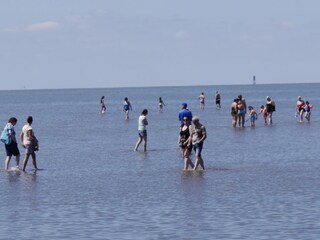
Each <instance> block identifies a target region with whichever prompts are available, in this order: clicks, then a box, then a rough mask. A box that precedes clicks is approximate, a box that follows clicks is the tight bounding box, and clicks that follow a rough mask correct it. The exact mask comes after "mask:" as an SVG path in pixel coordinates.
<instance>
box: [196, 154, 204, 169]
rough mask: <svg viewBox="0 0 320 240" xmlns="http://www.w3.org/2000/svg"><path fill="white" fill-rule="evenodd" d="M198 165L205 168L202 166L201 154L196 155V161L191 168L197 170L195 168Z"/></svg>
mask: <svg viewBox="0 0 320 240" xmlns="http://www.w3.org/2000/svg"><path fill="white" fill-rule="evenodd" d="M199 165H200V166H201V167H202V169H203V170H205V168H204V163H203V159H202V157H201V156H198V157H197V160H196V162H195V166H194V168H193V170H197V168H198V166H199Z"/></svg>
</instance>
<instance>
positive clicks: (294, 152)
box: [0, 84, 320, 240]
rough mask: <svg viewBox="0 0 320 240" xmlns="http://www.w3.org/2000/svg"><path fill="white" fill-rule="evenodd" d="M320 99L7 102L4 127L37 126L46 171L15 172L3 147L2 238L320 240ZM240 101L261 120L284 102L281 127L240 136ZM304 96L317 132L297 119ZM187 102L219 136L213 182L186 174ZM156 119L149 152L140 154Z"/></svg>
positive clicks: (141, 95) (77, 95)
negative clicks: (10, 123)
mask: <svg viewBox="0 0 320 240" xmlns="http://www.w3.org/2000/svg"><path fill="white" fill-rule="evenodd" d="M216 90H219V91H220V92H221V97H222V109H221V110H216V109H215V104H214V93H215V91H216ZM201 92H204V93H205V96H206V106H205V110H204V111H200V110H199V101H198V99H197V97H198V96H199V95H200V93H201ZM319 93H320V84H288V85H281V84H280V85H250V86H197V87H170V88H169V87H159V88H117V89H81V90H80V89H76V90H23V91H0V102H1V106H0V109H1V111H0V122H1V123H2V127H4V125H5V123H6V122H7V120H8V118H9V117H11V116H15V117H16V118H18V123H17V125H16V131H17V132H19V131H20V130H21V128H22V126H23V124H24V122H25V119H26V117H27V115H32V116H33V118H34V124H33V128H34V131H35V133H36V135H37V137H38V139H39V142H40V151H39V152H38V154H37V157H38V166H39V167H40V168H41V169H42V170H41V171H34V170H33V169H32V168H33V166H32V164H31V161H30V162H29V164H28V167H27V172H26V173H23V172H21V171H20V172H5V171H4V159H5V151H4V146H2V147H1V148H0V155H1V156H2V158H3V160H2V167H1V172H0V189H1V194H0V200H1V204H0V217H1V222H0V229H1V231H0V239H255V240H260V239H261V240H262V239H266V240H267V239H268V240H269V239H279V240H280V239H281V240H283V239H304V240H306V239H319V237H320V221H319V218H320V188H319V183H320V174H319V172H320V161H319V149H318V147H319V144H320V138H319V136H320V126H319V125H320V124H319V110H318V109H319V106H320V95H319ZM239 94H242V95H243V97H245V98H246V101H247V105H253V106H254V107H255V108H256V109H257V110H259V106H260V105H261V104H264V103H265V97H266V96H267V95H268V96H270V97H271V98H272V99H273V100H275V101H276V104H277V107H276V112H275V113H274V119H273V120H274V124H273V125H272V126H264V124H263V119H262V118H260V119H258V121H257V123H256V127H255V128H250V127H249V126H248V125H249V124H248V123H247V127H246V128H244V129H232V128H231V116H230V104H231V102H232V100H233V98H234V97H236V96H237V95H239ZM102 95H104V96H105V102H106V106H107V111H106V113H105V114H99V100H100V97H101V96H102ZM299 95H301V96H302V98H303V99H304V100H309V101H310V102H311V103H312V104H313V105H314V106H315V107H314V111H313V113H312V119H311V123H310V124H308V123H306V122H304V123H298V122H297V119H296V118H295V117H294V115H295V104H296V101H297V96H299ZM124 97H128V98H129V100H130V101H131V104H132V106H133V111H132V112H130V119H129V120H128V121H126V120H125V119H124V113H123V111H122V101H123V98H124ZM159 97H162V98H163V100H164V102H165V104H166V106H165V107H164V112H163V113H159V112H158V110H157V106H158V98H159ZM182 102H187V103H188V105H189V108H190V110H191V111H192V112H193V115H199V117H200V121H201V122H202V123H203V124H204V125H205V126H206V128H207V133H208V138H207V140H206V141H205V145H204V149H203V158H204V161H205V165H206V167H207V170H206V171H196V172H192V171H187V172H184V171H182V168H183V161H182V157H181V156H180V152H179V149H178V147H177V141H178V140H177V137H178V132H179V122H178V119H177V118H178V117H177V115H178V111H179V110H180V104H181V103H182ZM144 108H147V109H148V110H149V115H148V116H147V118H148V120H149V126H148V128H147V129H148V152H147V153H143V152H142V151H141V149H142V148H141V149H140V151H138V152H133V148H134V145H135V142H136V140H137V120H138V117H139V115H140V113H141V111H142V110H143V109H144ZM20 151H21V153H23V149H22V148H21V147H20ZM193 158H194V155H192V159H193ZM13 163H14V161H12V164H11V166H13V165H14V164H13Z"/></svg>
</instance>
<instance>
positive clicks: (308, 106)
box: [304, 101, 313, 122]
mask: <svg viewBox="0 0 320 240" xmlns="http://www.w3.org/2000/svg"><path fill="white" fill-rule="evenodd" d="M312 108H313V106H312V104H310V103H309V101H306V104H305V106H304V110H305V111H306V113H305V118H306V119H307V121H308V122H310V118H311V110H312Z"/></svg>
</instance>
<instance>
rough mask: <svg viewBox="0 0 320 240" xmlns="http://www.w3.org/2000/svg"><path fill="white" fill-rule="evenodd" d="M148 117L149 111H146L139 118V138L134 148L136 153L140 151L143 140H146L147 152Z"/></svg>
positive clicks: (145, 148)
mask: <svg viewBox="0 0 320 240" xmlns="http://www.w3.org/2000/svg"><path fill="white" fill-rule="evenodd" d="M147 115H148V110H147V109H144V110H143V111H142V113H141V115H140V117H139V120H138V134H139V138H138V141H137V143H136V146H135V148H134V151H137V150H138V147H139V145H140V143H141V142H142V140H144V151H145V152H146V151H147V128H146V126H147V125H148V120H147V118H146V116H147Z"/></svg>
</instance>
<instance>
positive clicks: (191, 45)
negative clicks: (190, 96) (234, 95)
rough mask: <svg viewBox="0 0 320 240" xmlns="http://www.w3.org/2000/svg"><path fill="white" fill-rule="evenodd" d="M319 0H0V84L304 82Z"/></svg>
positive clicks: (313, 77) (310, 75)
mask: <svg viewBox="0 0 320 240" xmlns="http://www.w3.org/2000/svg"><path fill="white" fill-rule="evenodd" d="M319 9H320V1H319V0H198V1H195V0H28V1H26V0H0V90H14V89H60V88H113V87H142V86H189V85H225V84H227V85H229V84H252V79H253V76H255V78H256V82H257V84H269V83H270V84H271V83H309V82H319V79H320V68H319V60H320V59H319V58H320V14H319Z"/></svg>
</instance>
